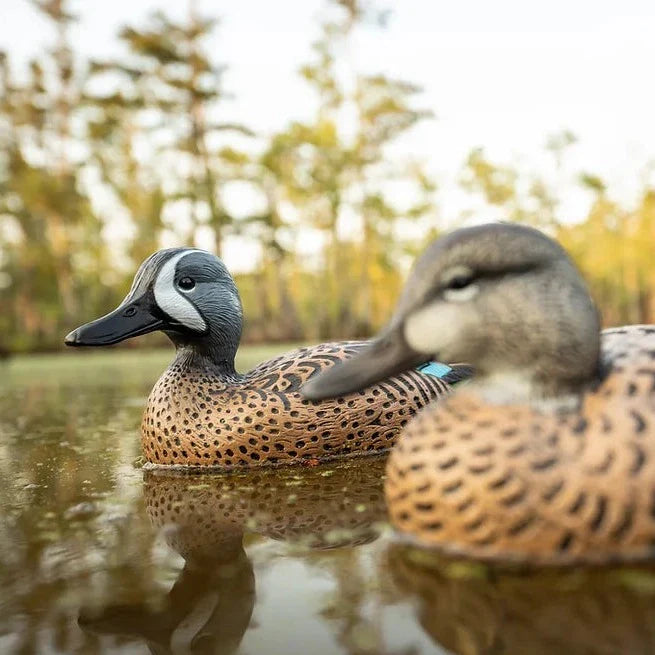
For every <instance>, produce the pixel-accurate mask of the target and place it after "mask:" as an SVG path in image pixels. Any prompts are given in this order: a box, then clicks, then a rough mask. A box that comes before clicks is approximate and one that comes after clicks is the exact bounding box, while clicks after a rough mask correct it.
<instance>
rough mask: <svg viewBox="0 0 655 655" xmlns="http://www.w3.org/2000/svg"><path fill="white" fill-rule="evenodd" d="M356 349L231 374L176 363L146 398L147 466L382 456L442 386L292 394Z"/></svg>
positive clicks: (405, 379) (420, 377)
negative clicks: (321, 397) (328, 395)
mask: <svg viewBox="0 0 655 655" xmlns="http://www.w3.org/2000/svg"><path fill="white" fill-rule="evenodd" d="M361 347H362V343H361V342H343V343H327V344H321V345H319V346H314V347H308V348H301V349H299V350H295V351H293V352H290V353H288V354H285V355H282V356H280V357H277V358H275V359H273V360H270V361H268V362H265V363H263V364H260V365H259V366H257V367H256V368H254V369H253V370H252V371H250V372H248V373H246V374H245V375H243V376H233V377H226V376H217V375H215V374H214V372H213V370H212V369H211V368H210V367H205V368H201V367H199V366H194V365H190V364H188V363H187V362H184V361H181V360H180V359H178V360H176V361H175V362H174V363H173V364H172V365H171V366H170V368H169V369H168V370H167V371H166V372H165V373H164V374H163V375H162V377H161V378H160V379H159V381H158V382H157V383H156V385H155V387H154V388H153V390H152V392H151V394H150V398H149V399H148V404H147V407H146V410H145V414H144V417H143V423H142V444H143V450H144V453H145V456H146V459H147V460H148V461H149V462H151V463H153V464H167V465H171V464H173V465H184V466H216V467H222V468H228V469H229V468H236V467H252V466H262V465H271V464H289V463H294V462H302V461H306V460H326V459H331V458H335V457H341V456H348V455H350V456H352V455H358V454H359V455H361V454H371V453H377V452H382V451H385V450H387V449H389V448H390V447H391V446H392V445H393V443H394V442H395V439H396V436H397V435H398V432H399V431H400V429H402V427H403V426H404V425H405V424H406V423H407V421H408V420H409V419H410V418H411V416H412V415H414V414H415V413H416V412H417V411H418V410H419V409H421V408H422V407H423V406H425V405H426V404H427V403H428V402H430V401H431V400H432V399H434V398H436V397H438V396H440V395H443V394H445V393H447V391H448V389H449V386H448V384H447V383H446V382H444V381H442V380H440V379H438V378H436V377H434V376H431V375H425V374H422V373H419V372H417V371H408V372H406V373H403V374H401V375H399V376H396V377H394V378H391V379H389V380H386V381H385V382H383V383H380V384H377V385H375V386H373V387H371V388H369V389H365V390H364V391H359V392H357V393H353V394H350V395H348V396H346V397H341V398H337V399H334V400H329V401H323V402H320V403H319V402H311V401H309V400H305V399H303V398H302V397H301V396H300V395H299V393H298V389H299V387H300V385H301V384H302V383H303V382H305V381H306V380H307V379H308V378H309V376H311V375H312V374H314V373H316V372H317V371H321V370H323V369H326V368H328V367H330V366H332V365H333V364H334V363H336V362H339V361H341V360H343V359H345V358H347V357H349V356H352V355H353V354H354V353H355V352H357V351H358V350H359V349H360V348H361Z"/></svg>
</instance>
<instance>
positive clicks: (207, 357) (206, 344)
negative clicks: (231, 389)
mask: <svg viewBox="0 0 655 655" xmlns="http://www.w3.org/2000/svg"><path fill="white" fill-rule="evenodd" d="M173 342H174V343H175V347H176V350H177V353H176V356H175V364H176V365H177V366H179V367H181V368H182V369H185V370H194V371H204V372H208V373H211V374H212V375H213V376H215V377H219V378H225V379H235V378H238V377H239V374H238V373H237V371H236V368H235V367H234V358H235V356H236V352H237V348H238V341H233V340H228V339H224V338H223V339H222V338H214V339H212V338H211V337H206V338H204V339H202V340H198V341H179V340H177V339H173Z"/></svg>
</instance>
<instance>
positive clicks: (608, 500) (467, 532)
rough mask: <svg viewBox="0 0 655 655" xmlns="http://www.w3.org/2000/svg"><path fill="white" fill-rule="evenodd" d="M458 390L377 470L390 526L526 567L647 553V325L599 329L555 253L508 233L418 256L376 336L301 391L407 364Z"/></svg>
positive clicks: (436, 246)
mask: <svg viewBox="0 0 655 655" xmlns="http://www.w3.org/2000/svg"><path fill="white" fill-rule="evenodd" d="M419 353H420V354H421V356H423V357H427V356H430V357H431V356H437V357H443V358H445V359H447V360H448V359H451V360H453V361H458V360H459V361H462V360H465V361H468V362H470V363H471V365H472V366H473V367H474V369H475V371H476V373H475V376H474V378H473V380H472V382H471V383H469V384H467V386H465V387H464V388H463V389H461V390H460V392H459V393H456V394H455V395H454V396H453V397H452V398H449V399H446V400H445V401H444V402H437V403H435V404H432V405H430V406H429V407H428V408H426V409H425V410H424V411H422V412H421V413H420V414H419V416H417V418H416V420H414V421H412V422H411V423H410V424H409V425H408V426H407V427H406V429H405V430H404V432H403V434H402V437H401V439H400V440H399V443H398V445H397V446H396V448H395V449H394V450H393V452H392V454H391V457H390V459H389V462H388V467H387V475H388V478H387V483H386V494H387V501H388V504H389V511H390V514H391V519H392V522H393V523H394V525H395V526H396V527H397V528H398V529H399V530H400V531H402V532H403V533H406V534H408V535H411V536H413V537H414V538H415V539H416V540H418V541H419V542H420V543H422V544H426V545H429V546H434V547H439V548H441V549H444V550H446V551H449V552H452V553H460V554H465V555H467V556H475V557H481V558H490V559H499V558H500V559H513V560H524V561H529V562H535V563H570V562H579V561H587V562H608V561H615V560H633V559H640V558H649V557H652V555H653V554H654V553H655V326H629V327H624V328H618V329H611V330H606V331H604V332H602V333H601V332H600V328H599V317H598V313H597V311H596V308H595V306H594V303H593V301H592V300H591V297H590V295H589V293H588V291H587V287H586V285H585V283H584V281H583V280H582V278H581V276H580V274H579V273H578V271H577V269H576V268H575V266H574V264H573V263H572V261H571V259H570V258H569V256H568V255H567V253H566V252H565V251H564V249H563V248H561V247H560V246H559V245H558V244H557V243H556V242H555V241H553V240H552V239H550V238H549V237H547V236H545V235H544V234H542V233H541V232H539V231H537V230H535V229H532V228H529V227H525V226H521V225H510V224H490V225H483V226H478V227H473V228H468V229H462V230H458V231H456V232H453V233H451V234H449V235H447V236H445V237H444V238H442V239H439V240H438V241H436V242H435V243H433V244H432V245H431V246H430V247H429V248H428V249H427V251H426V252H425V253H424V254H423V255H422V256H421V257H420V259H419V260H418V262H417V263H416V266H415V268H414V271H413V273H412V275H411V277H410V279H409V281H408V283H407V285H406V287H405V289H404V292H403V294H402V297H401V299H400V301H399V304H398V307H397V311H396V314H395V316H394V318H393V320H392V321H391V324H390V326H389V327H388V328H387V329H386V331H385V332H384V333H383V334H382V336H381V337H379V338H378V339H377V340H376V341H375V342H374V343H373V344H372V345H371V346H370V347H369V348H368V349H366V350H364V351H362V352H361V353H360V354H358V355H357V356H355V357H354V358H353V359H351V360H350V361H348V362H344V363H343V364H340V365H339V366H337V367H335V368H334V369H332V370H331V371H328V372H326V373H324V374H322V375H320V376H318V377H317V378H315V379H313V380H312V381H311V382H310V383H309V384H307V385H305V387H304V388H303V393H304V395H305V396H306V397H307V398H311V399H318V398H324V397H329V396H332V395H337V394H342V393H349V392H352V391H353V390H356V389H359V388H362V387H365V386H366V385H368V384H372V383H374V382H376V381H378V380H381V379H384V377H386V376H388V375H396V374H398V373H399V372H400V371H403V370H404V369H405V368H406V367H407V366H408V365H411V364H410V363H411V362H413V361H415V359H416V358H417V357H418V356H419Z"/></svg>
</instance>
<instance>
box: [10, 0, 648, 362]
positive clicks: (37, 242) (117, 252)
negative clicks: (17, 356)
mask: <svg viewBox="0 0 655 655" xmlns="http://www.w3.org/2000/svg"><path fill="white" fill-rule="evenodd" d="M33 1H34V4H35V6H37V7H38V9H39V11H40V12H42V13H43V14H44V15H45V16H46V17H47V18H48V20H49V21H50V22H51V24H52V26H53V27H54V28H55V29H54V33H55V35H56V38H55V40H54V43H53V46H52V48H51V49H49V50H48V51H47V52H43V53H42V54H41V55H40V56H38V57H36V58H35V59H34V60H33V61H32V62H31V64H30V67H29V71H28V75H27V76H26V77H25V76H20V75H17V74H16V71H15V69H14V67H13V65H12V62H11V60H10V56H9V55H6V54H0V306H1V307H2V311H1V312H0V352H2V351H5V352H6V351H31V350H48V349H53V348H58V347H59V346H60V343H61V337H62V334H65V333H66V332H67V331H68V330H69V329H70V327H71V326H74V325H77V324H80V323H82V322H84V321H85V320H88V318H90V317H92V316H96V315H99V314H100V313H103V312H104V311H106V310H107V308H109V307H111V306H115V304H117V302H118V301H120V299H121V298H122V297H123V295H124V293H125V291H126V289H127V287H128V286H129V283H130V278H131V276H132V274H133V272H134V270H135V267H136V266H138V264H139V263H140V262H141V261H142V260H143V259H144V258H145V257H146V256H147V255H148V254H150V253H151V252H153V251H154V250H156V249H157V248H159V247H162V246H163V245H170V244H173V243H176V244H189V245H199V246H201V247H209V248H212V249H213V250H214V251H215V252H217V253H218V254H221V253H224V252H225V244H226V240H228V239H229V238H230V237H233V236H235V235H237V236H241V237H244V238H246V239H249V240H251V241H254V242H257V243H258V245H259V251H258V252H259V255H258V257H257V260H256V261H255V262H253V263H252V266H251V267H250V270H249V272H246V273H240V274H239V275H237V276H236V277H237V284H238V286H239V289H240V291H241V294H242V297H243V302H244V308H245V315H246V317H247V323H246V334H245V338H246V339H249V340H251V341H264V340H267V341H271V340H307V339H319V338H320V339H326V338H332V337H351V336H365V335H367V334H370V333H371V332H372V331H374V330H375V329H376V328H377V327H379V325H380V324H381V323H382V322H383V320H384V319H385V318H386V317H387V316H388V315H389V313H390V311H391V308H392V306H393V303H394V301H395V298H396V297H397V294H398V291H399V289H400V286H401V284H402V280H403V278H404V275H405V273H406V264H407V262H408V261H410V260H411V258H412V256H413V255H414V254H415V253H416V252H418V251H419V250H420V249H421V248H422V247H423V246H424V245H425V243H426V242H427V241H428V240H430V239H431V238H434V236H435V235H436V234H437V233H438V231H439V230H440V229H443V227H444V224H442V223H441V222H440V220H439V219H438V216H437V206H438V193H437V185H436V181H435V180H433V179H431V178H430V176H429V174H428V173H427V171H426V168H425V166H424V163H423V162H420V161H417V160H411V159H408V158H406V157H399V156H398V155H394V154H393V152H392V148H391V147H390V146H392V145H394V144H395V142H396V140H397V139H398V138H400V137H402V136H403V134H404V133H406V132H407V131H408V130H410V129H411V128H412V127H413V126H415V125H416V124H417V123H420V122H421V121H424V120H430V119H431V113H430V111H428V110H427V108H425V107H422V106H421V105H420V100H419V99H418V93H419V91H420V89H419V88H417V87H416V86H415V85H413V84H412V83H411V81H406V80H399V79H391V78H390V77H387V76H386V75H384V74H382V73H380V74H368V73H367V74H365V73H362V72H361V71H359V70H357V67H356V65H355V64H354V63H353V61H352V59H351V58H350V57H349V55H348V52H349V47H348V44H349V43H350V42H351V40H352V39H353V38H354V35H355V34H356V32H357V30H358V29H360V28H361V27H362V26H367V27H369V28H370V27H375V28H376V29H384V27H385V23H386V21H387V19H388V16H387V14H386V13H385V12H381V11H377V10H376V9H375V8H374V7H372V5H370V4H366V5H365V6H364V5H363V4H361V3H359V2H356V1H353V0H326V4H325V6H324V12H323V16H322V19H321V20H322V23H321V25H320V30H319V38H318V39H317V41H316V42H315V43H314V46H313V50H312V55H311V58H310V60H309V61H308V62H306V63H305V64H304V65H302V66H301V67H300V69H299V75H300V76H301V80H302V83H304V84H306V85H307V87H308V89H309V90H310V95H309V96H308V97H312V98H313V110H312V112H310V114H309V115H308V116H305V117H304V118H303V119H302V120H300V119H294V118H290V120H289V121H288V123H287V124H286V126H284V127H283V128H282V129H281V130H280V131H278V132H277V133H273V134H256V133H255V132H254V131H253V130H252V129H251V127H250V126H248V125H244V124H242V123H241V122H240V121H239V120H238V118H239V117H238V116H235V117H234V120H225V119H223V118H221V119H220V120H219V118H218V117H223V116H224V115H225V112H226V109H225V108H226V107H227V105H226V102H225V100H226V98H227V97H228V93H229V89H226V88H225V84H224V81H223V75H222V74H223V72H224V70H225V67H224V65H223V64H222V62H221V61H220V57H218V58H217V57H216V56H215V55H214V53H213V52H209V49H208V48H207V46H206V41H207V37H208V36H209V35H211V34H212V33H213V31H214V30H216V29H217V25H216V20H215V19H213V18H212V19H210V18H206V17H204V16H200V15H199V14H198V13H197V12H195V11H194V10H193V6H194V5H193V3H191V4H190V11H189V13H188V17H187V18H186V19H185V20H184V21H181V22H176V21H173V20H172V19H170V18H169V17H167V16H166V15H164V14H162V13H157V14H154V15H153V16H151V17H150V19H149V20H148V22H147V23H146V24H144V25H136V26H134V25H129V26H126V27H124V28H123V29H122V30H121V32H120V34H119V35H118V36H119V38H120V40H121V42H122V44H123V46H124V48H123V53H124V54H123V55H121V56H119V57H116V58H114V59H112V60H103V61H100V60H85V59H84V58H82V57H81V56H79V55H78V54H76V52H75V47H74V46H75V44H74V43H72V42H71V38H70V27H71V25H72V24H73V22H74V21H75V20H76V19H75V17H74V16H73V15H71V13H70V12H69V3H68V2H67V1H66V0H33ZM253 83H256V80H253ZM344 115H348V116H349V117H350V118H349V120H348V129H347V130H344V129H343V116H344ZM346 131H347V133H348V134H345V132H346ZM574 142H575V137H574V136H573V135H571V134H568V133H562V134H559V135H557V136H556V137H554V138H553V140H552V141H551V142H550V143H549V144H547V148H548V151H549V152H550V153H551V155H552V160H553V162H554V165H559V164H561V161H562V160H563V159H564V158H566V155H567V151H568V149H569V148H570V147H572V145H573V144H574ZM446 164H449V166H450V167H452V168H458V167H460V166H462V164H461V163H460V162H450V163H448V162H447V163H446ZM399 182H401V183H402V184H403V186H404V188H406V190H407V192H406V193H405V192H403V194H397V193H395V192H394V191H393V189H397V183H399ZM461 184H462V188H463V189H465V190H467V191H468V192H469V193H471V194H476V195H478V196H479V197H480V198H481V199H482V200H483V201H484V203H485V204H486V205H487V206H488V207H489V208H494V207H495V208H496V211H495V213H494V212H493V211H492V212H491V214H490V215H494V216H497V217H503V218H506V219H509V220H521V221H527V222H530V223H532V224H535V225H537V226H539V227H542V228H545V229H547V230H548V231H549V232H550V233H551V234H552V235H553V236H555V237H557V238H559V239H560V240H561V241H562V243H563V244H564V245H565V246H566V247H567V248H568V249H569V250H570V252H571V253H572V254H573V256H574V257H575V258H576V260H577V262H578V263H579V265H580V266H581V268H582V270H583V272H584V274H585V275H586V277H587V279H588V280H589V281H590V283H591V286H592V290H593V293H594V295H595V297H596V299H597V301H598V302H599V304H600V306H601V308H602V311H603V314H604V317H605V322H606V323H607V324H614V323H623V322H630V323H632V322H651V321H653V320H655V299H654V298H653V291H652V289H653V287H654V285H653V282H655V260H654V259H653V257H652V256H651V249H652V244H653V241H654V236H655V190H654V189H652V188H650V187H649V186H648V185H647V184H646V183H644V188H643V193H642V195H641V200H640V202H638V203H637V204H636V206H633V207H624V206H621V205H620V204H617V202H615V201H614V200H612V199H611V198H610V197H609V195H608V194H607V191H606V188H605V183H604V182H603V180H601V179H599V178H597V177H596V176H594V175H591V174H585V175H581V176H580V184H582V185H584V186H585V187H586V188H587V189H588V190H589V193H591V194H593V197H594V201H593V203H592V204H591V207H590V210H589V212H588V215H587V216H586V217H585V218H584V220H582V221H581V222H579V223H576V224H573V225H571V224H569V223H565V224H562V223H560V222H559V221H558V216H559V212H558V204H559V203H560V201H561V200H562V199H561V198H560V197H558V194H557V191H556V185H553V184H549V183H548V181H546V180H544V179H539V178H535V177H534V176H533V175H532V173H531V172H530V171H522V170H519V169H517V168H514V167H511V166H506V165H504V164H499V163H496V162H494V161H491V160H490V159H489V158H488V157H487V156H486V155H485V153H484V151H483V150H475V151H473V152H472V153H471V154H470V156H469V157H468V160H467V161H466V162H465V163H464V164H463V169H462V175H461ZM235 185H237V186H238V188H240V189H241V191H242V193H245V194H246V195H247V196H248V197H249V198H251V199H252V203H251V204H252V207H251V211H249V212H246V213H245V214H244V212H241V213H238V212H236V211H235V210H233V209H232V204H233V203H230V202H229V198H230V194H231V193H233V192H234V189H235ZM244 189H245V190H246V191H245V192H244V191H243V190H244ZM399 196H401V197H399ZM401 200H402V201H401ZM117 216H118V217H119V219H118V220H119V222H120V223H121V225H122V228H121V229H122V231H123V233H129V234H130V235H131V236H130V237H129V239H127V242H125V239H123V240H121V239H116V237H115V235H116V233H117V231H116V220H117V219H116V217H117ZM454 218H457V217H449V219H450V220H449V226H450V225H452V224H453V219H454ZM459 218H460V220H461V221H465V220H468V219H469V218H470V217H467V216H461V217H459ZM417 222H420V229H419V230H417V229H407V228H412V224H416V223H417ZM125 224H127V227H125ZM123 228H124V229H123ZM416 234H420V235H421V236H420V237H419V238H417V237H416V236H415V235H416ZM307 235H310V236H311V238H312V239H315V240H316V242H317V243H318V244H319V253H318V255H317V256H314V257H311V258H310V257H309V256H308V255H307V254H306V252H303V250H302V248H299V247H298V244H299V241H302V240H303V239H304V238H305V236H307Z"/></svg>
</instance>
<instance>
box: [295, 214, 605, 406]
mask: <svg viewBox="0 0 655 655" xmlns="http://www.w3.org/2000/svg"><path fill="white" fill-rule="evenodd" d="M599 330H600V326H599V317H598V313H597V311H596V309H595V306H594V304H593V301H592V300H591V297H590V295H589V293H588V291H587V288H586V285H585V283H584V281H583V280H582V278H581V276H580V275H579V273H578V271H577V270H576V268H575V266H574V264H573V262H572V261H571V259H570V258H569V256H568V255H567V253H566V252H565V250H564V249H563V248H562V247H561V246H560V245H559V244H557V243H556V242H555V241H553V240H552V239H550V238H549V237H547V236H545V235H544V234H542V233H541V232H539V231H537V230H535V229H533V228H530V227H526V226H521V225H514V224H503V223H494V224H487V225H481V226H477V227H472V228H464V229H460V230H457V231H455V232H452V233H450V234H448V235H446V236H444V237H442V238H441V239H438V240H437V241H435V242H434V243H433V244H432V245H430V246H429V247H428V249H427V250H426V251H425V252H424V253H423V254H422V255H421V257H420V258H419V259H418V260H417V262H416V265H415V266H414V269H413V271H412V274H411V276H410V278H409V280H408V282H407V285H406V286H405V288H404V290H403V293H402V295H401V298H400V300H399V302H398V305H397V307H396V312H395V314H394V316H393V318H392V320H391V322H390V323H389V325H388V326H387V328H386V329H385V330H384V331H383V332H382V334H381V335H380V336H379V337H378V339H376V341H375V342H374V343H373V345H372V346H371V347H370V348H369V349H368V350H366V351H362V353H361V354H359V355H357V356H356V357H355V358H353V359H352V360H350V361H348V362H345V363H343V364H340V365H338V366H335V367H334V368H333V369H330V370H329V371H326V372H325V373H324V374H322V375H320V376H317V377H316V378H314V379H313V380H311V381H310V382H309V383H308V384H306V385H305V386H304V387H303V393H304V395H306V396H307V397H308V398H311V399H319V398H324V397H327V396H333V395H341V394H343V393H346V392H350V391H353V390H355V389H360V388H362V387H365V386H368V385H369V384H372V383H374V382H377V381H379V380H381V379H384V378H385V377H388V376H390V375H394V374H397V373H399V372H400V371H402V370H404V369H407V368H410V367H412V366H415V365H416V363H417V362H420V361H423V360H425V358H426V356H428V357H434V358H435V359H438V360H440V361H444V362H467V363H469V364H471V365H472V366H473V367H474V368H475V371H476V379H477V381H478V384H479V385H480V386H484V385H485V384H486V385H487V387H488V388H495V389H496V390H498V389H499V388H503V389H504V391H505V392H507V395H508V396H511V395H512V394H513V395H514V396H523V397H535V396H536V397H548V396H557V395H563V394H568V393H570V392H573V391H575V390H577V389H578V388H579V387H580V385H581V384H584V382H586V381H588V380H590V379H591V378H593V377H594V376H595V374H596V372H597V370H598V359H599ZM501 393H502V389H501ZM499 401H501V402H502V401H503V399H500V398H499Z"/></svg>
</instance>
